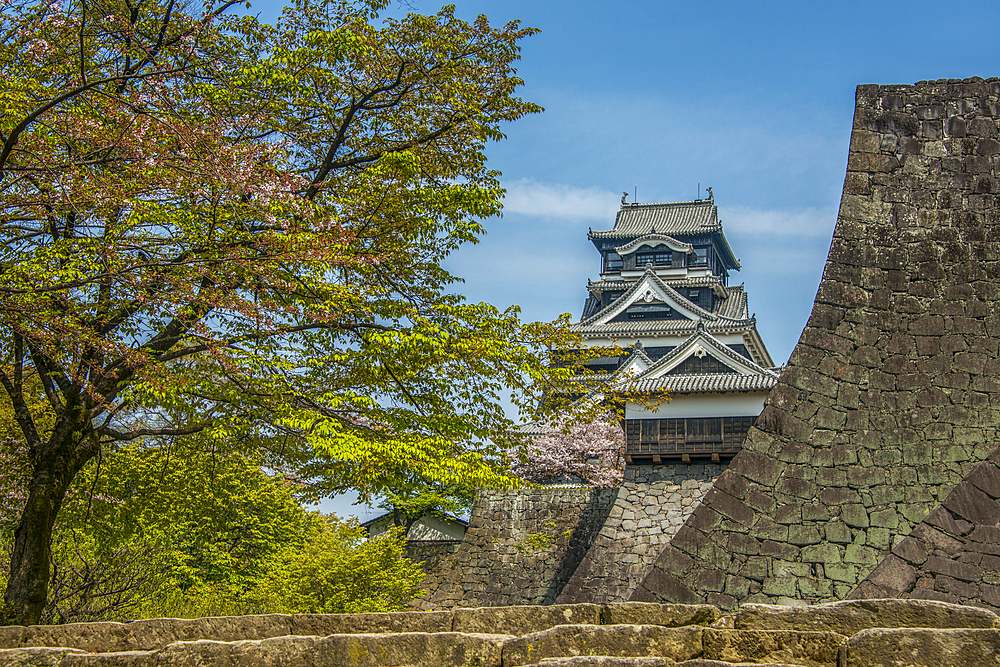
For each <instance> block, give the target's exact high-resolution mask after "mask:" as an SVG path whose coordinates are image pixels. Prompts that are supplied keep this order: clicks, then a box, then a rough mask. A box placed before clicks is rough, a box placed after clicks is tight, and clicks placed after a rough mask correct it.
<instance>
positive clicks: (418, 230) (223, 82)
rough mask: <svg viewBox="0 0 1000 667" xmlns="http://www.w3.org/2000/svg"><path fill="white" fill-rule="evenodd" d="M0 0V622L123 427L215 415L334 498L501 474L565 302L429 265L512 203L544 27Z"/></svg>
mask: <svg viewBox="0 0 1000 667" xmlns="http://www.w3.org/2000/svg"><path fill="white" fill-rule="evenodd" d="M0 2H2V4H0V74H2V76H0V105H2V107H0V108H2V114H0V144H2V145H0V178H2V180H0V230H2V233H3V236H4V241H5V244H4V249H3V250H2V251H0V252H2V254H0V273H2V276H3V280H2V285H0V354H2V355H3V364H4V370H3V371H2V372H0V384H2V386H3V388H4V390H5V391H6V393H7V395H8V397H9V399H10V401H11V405H12V409H13V413H14V416H15V419H16V421H17V424H18V427H19V429H20V431H21V434H20V435H21V437H22V438H23V440H24V443H25V445H26V448H27V452H28V467H29V470H30V475H29V476H28V479H27V480H26V483H25V487H26V489H25V500H24V503H23V509H22V511H21V513H20V516H19V518H18V525H17V528H16V530H15V534H14V547H13V553H12V557H11V568H10V576H9V578H8V582H7V587H6V590H5V593H4V601H5V605H6V616H7V618H8V619H10V620H13V621H17V622H20V623H34V622H37V621H38V620H39V618H40V615H41V611H42V609H43V608H44V605H45V602H46V594H47V582H48V580H49V577H48V575H49V572H48V566H49V560H50V559H49V556H50V552H49V545H50V542H51V536H52V531H53V527H54V525H55V522H56V519H57V517H58V515H59V511H60V508H61V506H62V504H63V500H64V498H65V496H66V494H67V492H68V490H69V489H70V488H71V486H72V484H73V481H74V479H75V478H76V477H77V475H78V474H79V473H80V471H81V470H82V469H83V468H84V467H85V466H86V465H87V464H88V462H90V461H92V460H95V459H100V458H101V457H102V456H106V455H109V454H110V453H112V452H113V451H114V449H115V447H116V446H117V444H118V443H123V442H129V441H133V440H141V439H143V438H150V437H176V436H183V435H189V434H193V433H204V434H205V437H207V438H213V439H215V440H216V441H217V442H218V443H220V446H221V443H224V442H235V443H237V444H238V446H239V447H241V448H244V449H246V448H252V449H255V450H256V451H258V452H259V453H260V455H261V457H262V459H263V460H264V461H265V462H267V463H268V464H269V465H273V466H275V467H279V466H283V465H284V466H290V467H292V468H295V469H300V468H301V469H302V470H303V471H304V474H307V475H312V476H313V477H316V478H318V479H320V480H321V484H319V485H318V486H317V487H316V488H321V489H323V490H325V491H330V490H337V489H341V488H345V487H348V486H354V487H358V488H362V489H369V490H370V489H374V488H379V487H380V485H381V486H384V485H386V484H388V483H390V482H391V480H388V479H386V475H389V474H392V472H391V471H396V470H415V471H419V473H420V474H422V475H424V476H426V477H428V478H430V479H434V480H437V481H440V482H443V483H448V482H456V481H462V482H467V481H469V480H476V481H477V482H479V483H488V484H509V483H511V481H510V480H509V479H507V478H505V477H504V475H503V474H502V473H500V472H497V469H498V466H497V464H498V463H499V462H501V461H502V459H503V452H504V450H505V449H506V448H507V447H509V446H510V445H511V436H510V435H509V433H510V430H511V429H510V426H511V424H510V422H509V421H508V420H507V419H506V417H505V416H504V414H503V410H502V408H501V407H500V402H499V399H500V396H501V394H502V393H505V392H507V391H508V390H510V391H511V392H512V393H513V399H514V402H515V404H517V405H519V406H523V407H525V408H528V407H530V406H533V405H535V404H537V402H538V399H539V397H540V395H541V392H544V391H546V390H547V389H548V387H549V385H550V384H551V383H553V382H559V381H562V380H565V379H566V378H567V377H568V371H566V369H558V368H554V367H551V366H549V365H548V364H547V363H546V354H545V351H546V350H547V349H548V347H549V346H554V347H559V346H561V345H564V344H566V342H567V340H566V339H567V336H568V334H566V333H565V330H564V329H563V328H562V327H561V326H559V325H560V324H565V319H564V320H563V321H562V322H561V323H557V324H556V325H545V324H525V323H522V322H521V321H520V320H519V317H518V313H517V311H516V309H511V310H508V311H505V312H498V311H497V310H496V309H495V308H492V307H490V306H487V305H484V304H468V303H466V302H465V301H464V300H463V299H462V298H461V297H459V296H457V295H455V294H454V293H453V288H452V283H453V282H454V278H453V277H452V276H450V275H449V274H448V273H447V272H446V271H445V270H444V269H442V268H441V266H440V261H441V260H442V259H443V258H444V257H445V256H447V254H448V253H450V252H452V251H453V250H454V249H455V248H457V247H458V246H459V245H461V244H462V243H466V242H474V241H475V240H476V239H477V237H478V235H479V234H481V233H482V231H483V228H482V226H481V224H480V222H479V220H480V219H482V218H487V217H489V216H492V215H496V214H498V213H499V211H500V196H501V194H502V190H501V188H500V187H499V183H498V180H497V178H498V174H497V172H495V171H492V170H490V169H488V168H487V166H486V162H485V155H484V147H485V144H486V142H487V141H489V140H496V139H500V138H501V137H502V136H503V135H502V133H501V129H500V126H501V124H502V123H504V122H507V121H512V120H516V119H517V118H519V117H521V116H523V115H524V114H527V113H532V112H536V111H538V110H539V107H537V106H535V105H533V104H530V103H527V102H524V101H522V100H520V99H519V98H517V97H516V96H515V95H514V93H515V91H516V88H517V86H518V85H519V84H520V83H521V82H520V80H519V79H518V78H517V77H516V76H515V71H514V67H513V65H514V63H515V61H516V60H517V58H518V49H519V47H518V42H519V40H521V39H522V38H523V37H525V36H526V35H529V34H531V32H532V31H531V30H530V29H526V28H522V27H520V26H519V25H518V24H517V23H511V24H508V25H506V26H503V27H501V28H494V27H491V26H490V25H489V23H488V22H487V20H486V19H485V18H484V17H480V18H478V19H477V20H476V21H475V22H473V23H471V24H469V23H466V22H464V21H461V20H459V19H457V18H456V17H455V16H454V9H453V8H452V7H445V8H444V9H443V10H442V11H441V12H440V13H438V14H437V15H435V16H416V15H409V16H407V17H405V18H403V19H398V20H396V19H393V20H386V21H385V22H384V23H382V24H381V25H375V22H376V20H377V19H378V14H377V12H378V11H379V9H380V6H381V5H384V2H381V1H379V0H371V1H369V2H363V1H361V0H358V1H356V2H355V1H351V0H297V1H296V3H295V4H294V5H293V6H292V7H290V8H287V9H286V10H285V11H284V13H283V14H282V17H281V18H280V20H279V21H278V22H277V23H276V24H275V25H274V26H268V25H262V24H260V23H258V22H257V21H256V19H254V18H252V17H235V16H229V15H228V14H227V11H228V10H229V9H230V8H231V7H232V6H233V4H234V0H221V1H220V2H218V3H215V4H210V5H206V6H204V7H202V6H197V5H193V4H185V3H184V2H183V1H180V2H179V1H177V0H166V1H151V2H143V3H133V2H131V0H64V1H63V2H60V1H58V0H0ZM36 371H37V377H38V379H39V382H40V385H41V387H40V393H39V394H37V395H36V394H33V393H32V390H31V389H30V388H29V387H28V386H26V381H25V378H26V377H27V376H30V375H31V374H32V373H35V372H36ZM38 399H44V401H45V402H46V404H47V409H49V410H51V416H52V419H51V424H47V423H46V424H43V423H40V422H39V420H37V419H36V418H35V416H34V415H33V412H32V408H31V404H32V402H34V401H37V400H38ZM387 471H388V472H387Z"/></svg>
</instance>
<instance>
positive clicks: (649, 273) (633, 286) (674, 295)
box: [574, 267, 718, 329]
mask: <svg viewBox="0 0 1000 667" xmlns="http://www.w3.org/2000/svg"><path fill="white" fill-rule="evenodd" d="M646 278H649V279H651V280H652V281H653V283H654V284H655V285H656V286H658V287H659V288H660V289H661V290H663V292H664V293H665V294H667V295H668V296H669V297H670V298H671V299H672V300H674V301H675V302H676V303H678V304H679V305H681V306H682V307H683V308H685V309H686V310H688V311H689V312H691V313H693V314H694V315H696V316H697V317H700V318H703V319H706V320H716V319H718V316H717V315H715V314H714V313H711V312H709V311H707V310H705V309H704V308H702V307H701V306H699V305H697V304H695V303H692V302H691V300H690V299H686V298H684V297H683V296H681V294H680V292H678V291H677V290H675V289H674V288H673V287H671V286H670V285H668V284H667V283H666V282H664V281H663V280H662V279H660V277H659V276H658V275H656V272H655V271H653V269H652V268H649V267H647V268H646V274H645V275H644V276H643V277H642V278H641V279H639V280H636V281H634V282H632V283H630V284H629V289H628V291H627V292H625V293H624V294H622V295H621V296H619V297H618V298H617V299H615V300H614V301H613V302H612V303H610V304H608V307H607V308H604V309H602V310H600V311H598V312H596V313H594V314H593V315H591V316H590V317H588V318H587V319H585V320H582V321H581V322H580V323H579V324H576V325H574V329H575V328H576V327H587V326H590V325H592V324H593V323H594V322H596V321H597V320H599V319H601V318H602V317H603V316H604V315H605V314H606V313H609V312H611V311H615V310H617V309H618V308H621V307H622V306H623V304H625V303H627V302H628V301H630V300H632V297H633V296H634V295H635V293H636V292H638V290H639V289H640V288H641V287H642V284H643V280H645V279H646ZM688 321H690V320H688ZM616 324H617V323H616Z"/></svg>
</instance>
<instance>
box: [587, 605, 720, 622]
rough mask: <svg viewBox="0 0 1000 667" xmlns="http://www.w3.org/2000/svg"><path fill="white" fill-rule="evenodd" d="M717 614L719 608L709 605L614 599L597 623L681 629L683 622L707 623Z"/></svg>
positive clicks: (716, 619)
mask: <svg viewBox="0 0 1000 667" xmlns="http://www.w3.org/2000/svg"><path fill="white" fill-rule="evenodd" d="M721 617H722V612H720V611H719V608H718V607H713V606H712V605H709V604H658V603H655V602H618V603H616V604H609V605H606V606H605V607H604V609H603V611H602V613H601V625H662V626H665V627H668V628H681V627H684V626H685V625H711V624H712V623H715V622H716V621H718V620H719V619H720V618H721Z"/></svg>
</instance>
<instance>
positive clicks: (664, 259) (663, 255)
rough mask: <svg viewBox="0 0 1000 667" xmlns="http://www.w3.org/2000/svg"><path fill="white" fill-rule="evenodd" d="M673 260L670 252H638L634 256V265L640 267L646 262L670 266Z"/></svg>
mask: <svg viewBox="0 0 1000 667" xmlns="http://www.w3.org/2000/svg"><path fill="white" fill-rule="evenodd" d="M673 261H674V255H673V253H670V252H640V253H638V254H636V256H635V266H636V268H637V269H641V268H642V267H644V266H646V265H647V264H652V265H653V266H670V265H671V264H672V263H673Z"/></svg>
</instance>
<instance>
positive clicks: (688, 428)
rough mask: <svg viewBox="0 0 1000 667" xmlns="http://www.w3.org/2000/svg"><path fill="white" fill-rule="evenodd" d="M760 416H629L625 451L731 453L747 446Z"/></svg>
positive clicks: (693, 454)
mask: <svg viewBox="0 0 1000 667" xmlns="http://www.w3.org/2000/svg"><path fill="white" fill-rule="evenodd" d="M756 419H757V418H756V417H699V418H687V419H626V420H625V454H626V455H628V456H643V455H650V454H658V455H664V456H668V457H671V456H681V455H683V454H688V455H690V456H705V455H710V454H722V455H725V456H730V455H733V454H736V453H737V452H738V451H740V449H742V448H743V441H744V440H746V437H747V432H748V431H749V430H750V427H751V426H752V425H753V423H754V421H756Z"/></svg>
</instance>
